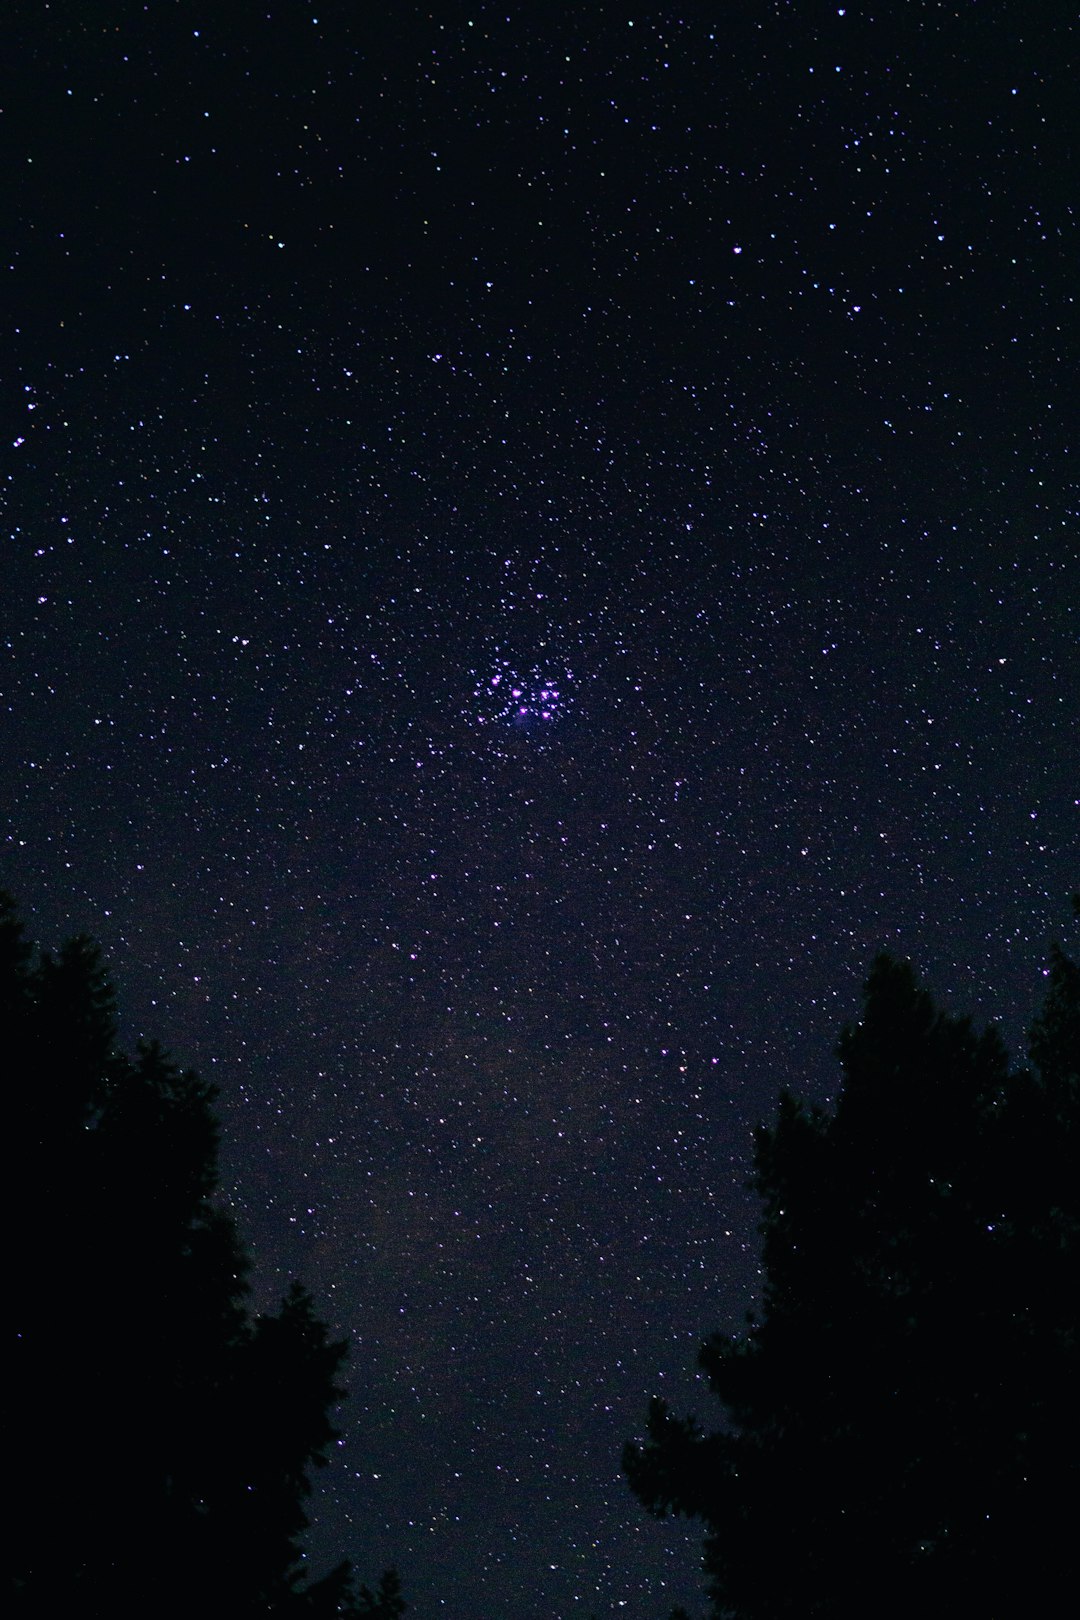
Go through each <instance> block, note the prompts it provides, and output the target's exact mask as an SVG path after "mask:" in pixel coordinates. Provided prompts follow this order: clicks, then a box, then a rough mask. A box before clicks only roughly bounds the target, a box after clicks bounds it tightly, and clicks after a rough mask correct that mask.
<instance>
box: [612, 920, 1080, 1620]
mask: <svg viewBox="0 0 1080 1620" xmlns="http://www.w3.org/2000/svg"><path fill="white" fill-rule="evenodd" d="M1049 979H1050V983H1049V993H1048V996H1047V999H1046V1003H1045V1006H1044V1009H1043V1011H1042V1013H1041V1015H1040V1016H1039V1018H1038V1020H1037V1022H1036V1024H1035V1026H1034V1029H1033V1031H1032V1037H1031V1046H1030V1056H1031V1062H1032V1067H1031V1069H1030V1070H1026V1071H1024V1072H1022V1073H1020V1074H1014V1075H1010V1074H1009V1072H1008V1066H1007V1060H1006V1055H1005V1052H1004V1049H1003V1047H1002V1045H1001V1042H1000V1040H999V1038H998V1036H997V1035H996V1033H995V1032H994V1031H993V1030H989V1031H987V1032H986V1033H984V1034H976V1033H975V1031H974V1030H973V1029H972V1027H971V1024H970V1022H969V1021H968V1020H966V1019H958V1018H952V1017H949V1016H946V1015H944V1014H942V1013H940V1012H939V1011H937V1010H936V1008H935V1007H934V1005H933V1003H932V1002H931V1000H930V998H929V996H928V995H927V994H926V993H925V992H924V991H923V990H921V989H920V988H919V987H918V985H917V984H916V981H915V978H914V976H913V974H912V972H911V970H910V968H908V967H906V966H904V965H903V964H900V963H898V962H895V961H893V960H891V959H890V958H888V957H885V956H882V957H879V958H878V960H877V961H876V962H875V963H874V966H873V969H872V972H871V975H870V979H869V983H868V985H867V988H866V1006H865V1014H864V1017H863V1020H862V1022H861V1023H860V1024H859V1025H857V1026H856V1027H854V1028H849V1029H847V1030H845V1032H844V1034H843V1036H842V1038H841V1041H840V1046H839V1056H840V1059H841V1062H842V1065H843V1071H844V1079H843V1087H842V1090H841V1093H840V1096H839V1099H838V1102H837V1105H836V1108H835V1111H833V1112H827V1111H825V1110H823V1109H820V1108H806V1107H804V1106H803V1105H801V1104H800V1103H797V1102H795V1101H794V1100H793V1099H792V1098H791V1097H790V1096H788V1095H786V1094H785V1095H782V1096H781V1100H780V1108H779V1115H778V1118H777V1121H776V1124H775V1125H774V1126H773V1127H772V1128H771V1129H764V1130H761V1131H760V1132H759V1133H758V1137H757V1144H756V1146H757V1151H756V1176H755V1180H754V1185H755V1186H756V1188H757V1190H758V1192H759V1193H760V1195H761V1197H762V1199H763V1201H764V1220H763V1222H762V1225H761V1228H760V1230H761V1232H762V1236H763V1240H764V1248H763V1262H764V1275H765V1287H764V1292H763V1298H762V1303H761V1308H760V1313H759V1314H758V1315H757V1316H754V1315H752V1316H751V1317H750V1318H749V1319H748V1321H749V1326H748V1330H747V1332H746V1333H745V1335H743V1336H741V1337H739V1338H727V1337H719V1336H717V1337H714V1338H712V1339H710V1340H709V1341H708V1343H707V1344H706V1345H705V1346H704V1348H703V1350H702V1352H701V1356H700V1365H701V1367H702V1368H703V1370H704V1371H705V1373H706V1374H707V1375H708V1379H709V1383H710V1385H711V1387H712V1389H713V1391H714V1392H715V1393H716V1394H717V1395H718V1396H719V1397H720V1399H721V1401H722V1402H723V1403H724V1406H725V1408H726V1425H725V1427H724V1428H723V1429H722V1430H720V1431H718V1432H714V1433H711V1434H704V1433H702V1432H701V1431H700V1430H699V1429H698V1428H697V1427H696V1425H695V1424H694V1422H693V1421H692V1420H681V1419H677V1418H674V1417H673V1416H672V1415H671V1414H670V1413H669V1412H668V1410H667V1408H666V1407H665V1406H664V1405H663V1403H661V1402H654V1404H653V1407H652V1410H651V1413H650V1418H649V1439H648V1442H647V1443H646V1444H645V1446H644V1447H643V1448H640V1449H639V1448H638V1447H636V1446H628V1447H627V1449H626V1453H625V1456H624V1466H625V1468H626V1472H627V1474H628V1476H629V1479H630V1483H631V1486H632V1488H633V1490H634V1491H635V1493H636V1494H637V1495H638V1497H639V1498H640V1499H641V1501H642V1502H644V1503H645V1504H646V1506H648V1507H649V1508H650V1509H651V1510H652V1511H653V1512H655V1513H657V1514H663V1513H665V1512H669V1511H670V1512H675V1513H683V1514H688V1515H691V1516H695V1517H698V1518H700V1519H701V1520H702V1521H703V1523H704V1526H705V1529H706V1540H705V1567H706V1572H707V1574H708V1577H709V1582H710V1593H711V1596H712V1600H713V1603H714V1606H715V1612H716V1614H717V1615H718V1616H730V1617H737V1620H780V1617H787V1616H792V1617H794V1616H796V1615H797V1616H799V1617H800V1620H805V1617H812V1616H821V1617H824V1616H829V1617H830V1620H840V1617H842V1620H854V1617H855V1616H856V1615H858V1616H865V1615H866V1614H875V1615H884V1616H896V1617H899V1616H901V1615H904V1616H910V1615H914V1614H918V1615H923V1616H926V1615H931V1616H944V1615H946V1614H954V1613H961V1612H962V1613H964V1614H966V1615H972V1616H980V1617H983V1620H988V1617H991V1616H1000V1615H1009V1614H1019V1613H1024V1612H1028V1611H1030V1610H1032V1609H1034V1610H1035V1611H1036V1612H1038V1610H1039V1609H1040V1608H1041V1607H1043V1606H1044V1605H1045V1604H1047V1603H1049V1600H1050V1598H1051V1596H1052V1595H1053V1594H1054V1593H1055V1592H1056V1591H1057V1589H1058V1587H1059V1586H1060V1587H1061V1588H1062V1589H1063V1590H1069V1589H1070V1588H1071V1585H1072V1582H1071V1580H1070V1575H1071V1572H1072V1569H1073V1566H1074V1551H1073V1538H1074V1528H1073V1512H1074V1510H1075V1504H1076V1502H1077V1500H1080V1489H1078V1487H1080V1473H1078V1462H1080V1433H1078V1425H1077V1410H1078V1408H1077V1402H1076V1387H1077V1382H1078V1375H1080V1362H1078V1342H1077V1330H1078V1326H1080V1267H1078V1262H1080V972H1078V969H1077V967H1076V965H1075V964H1074V963H1073V962H1071V961H1070V960H1069V959H1068V958H1067V957H1066V956H1065V955H1064V953H1063V952H1062V951H1060V950H1059V949H1056V948H1055V950H1054V952H1053V956H1052V960H1051V965H1050V969H1049ZM1056 1601H1057V1600H1056V1599H1055V1602H1056Z"/></svg>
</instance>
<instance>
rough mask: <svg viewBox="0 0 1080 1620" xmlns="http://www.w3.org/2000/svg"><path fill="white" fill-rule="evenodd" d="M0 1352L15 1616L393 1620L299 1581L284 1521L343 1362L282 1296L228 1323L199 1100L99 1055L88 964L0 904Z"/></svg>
mask: <svg viewBox="0 0 1080 1620" xmlns="http://www.w3.org/2000/svg"><path fill="white" fill-rule="evenodd" d="M0 1019H2V1020H3V1023H2V1033H0V1041H2V1048H0V1049H2V1051H3V1054H4V1061H3V1064H2V1067H3V1072H4V1076H5V1080H6V1083H7V1110H8V1118H9V1121H10V1122H11V1124H12V1127H13V1128H12V1129H11V1130H10V1133H9V1136H8V1141H9V1143H10V1153H9V1166H10V1176H11V1180H12V1184H13V1196H12V1209H11V1214H10V1217H9V1231H10V1232H11V1234H12V1236H13V1239H14V1242H13V1250H14V1253H13V1256H12V1270H13V1273H14V1306H15V1308H14V1312H13V1315H14V1321H15V1329H16V1337H15V1358H14V1372H13V1381H12V1390H13V1395H14V1399H13V1401H12V1403H11V1405H12V1408H13V1411H12V1416H11V1421H10V1424H9V1433H10V1436H11V1447H12V1450H11V1451H10V1452H9V1458H10V1459H11V1462H12V1464H13V1466H11V1467H10V1468H9V1476H10V1478H11V1480H12V1483H13V1487H14V1505H13V1507H12V1509H11V1510H10V1512H11V1514H12V1516H13V1520H14V1524H13V1529H14V1534H13V1535H12V1538H11V1546H12V1549H13V1553H12V1562H13V1584H14V1593H15V1606H16V1612H17V1613H20V1614H23V1615H38V1614H42V1615H45V1614H48V1615H49V1616H50V1617H52V1616H55V1615H57V1614H79V1615H85V1616H95V1617H96V1616H105V1615H109V1616H115V1615H119V1614H123V1613H125V1612H140V1611H150V1612H153V1613H155V1614H158V1615H162V1614H164V1615H177V1616H180V1615H185V1616H186V1615H192V1614H202V1615H211V1616H217V1615H222V1616H225V1615H227V1616H229V1617H230V1620H242V1617H243V1616H245V1615H248V1616H254V1615H260V1616H267V1615H283V1616H288V1615H293V1614H296V1615H300V1614H307V1615H310V1616H312V1617H317V1616H330V1615H337V1614H347V1615H370V1616H376V1617H382V1620H394V1617H395V1616H397V1615H399V1614H400V1613H401V1612H402V1610H403V1609H404V1604H403V1602H402V1600H401V1597H400V1590H399V1588H398V1585H397V1580H396V1577H395V1576H394V1575H393V1573H392V1572H391V1573H389V1574H388V1575H387V1576H384V1578H383V1581H382V1583H381V1584H380V1586H379V1588H378V1590H377V1592H375V1593H371V1592H369V1591H368V1590H367V1589H366V1588H361V1590H360V1593H359V1594H358V1595H357V1594H356V1593H354V1591H353V1587H352V1582H351V1577H350V1574H349V1569H348V1566H347V1565H342V1566H341V1568H339V1569H337V1570H335V1571H334V1572H333V1573H332V1574H331V1575H330V1576H328V1577H326V1578H325V1579H324V1580H323V1581H320V1582H315V1583H311V1582H307V1581H306V1580H305V1579H304V1558H303V1547H302V1536H303V1532H304V1530H305V1529H306V1527H307V1519H306V1516H305V1513H304V1500H305V1497H306V1496H307V1494H308V1491H309V1489H310V1483H309V1481H310V1474H311V1471H312V1469H313V1468H316V1467H318V1466H319V1465H320V1464H322V1463H323V1462H325V1460H326V1458H327V1452H328V1447H329V1446H330V1444H331V1443H332V1441H333V1440H334V1438H335V1430H334V1428H333V1426H332V1424H331V1421H330V1412H331V1411H332V1409H333V1407H334V1406H335V1404H336V1403H337V1401H338V1400H339V1399H340V1397H341V1395H342V1393H343V1392H342V1390H341V1389H340V1388H339V1386H338V1383H337V1379H338V1375H339V1372H340V1369H341V1366H342V1362H343V1360H344V1357H345V1351H346V1346H345V1344H344V1343H343V1342H342V1343H337V1342H333V1341H332V1340H331V1339H330V1337H329V1334H328V1332H327V1329H326V1327H325V1326H324V1324H323V1323H322V1322H320V1321H319V1320H318V1319H317V1318H316V1316H315V1315H314V1312H313V1309H312V1302H311V1300H310V1298H309V1297H308V1295H307V1294H306V1293H305V1292H304V1290H303V1289H302V1288H301V1287H299V1285H294V1286H293V1288H292V1290H291V1291H290V1292H289V1294H288V1295H287V1297H286V1298H285V1300H284V1301H283V1303H282V1306H281V1308H280V1310H279V1312H278V1313H277V1314H276V1315H268V1316H254V1315H252V1313H251V1312H250V1310H249V1308H248V1305H247V1287H246V1281H245V1277H246V1271H247V1258H246V1255H245V1253H244V1250H243V1248H242V1246H241V1243H240V1241H239V1238H238V1236H237V1233H236V1229H235V1227H234V1225H233V1223H232V1221H231V1220H230V1219H228V1218H227V1217H226V1216H225V1215H224V1214H223V1213H222V1212H221V1211H220V1210H219V1209H218V1208H217V1207H216V1206H215V1204H214V1202H213V1195H214V1191H215V1185H216V1178H217V1148H218V1128H217V1123H216V1120H215V1117H214V1113H213V1108H212V1104H213V1100H214V1095H215V1094H214V1090H213V1088H212V1087H210V1086H208V1085H206V1084H205V1083H204V1082H202V1081H201V1080H199V1079H198V1077H197V1076H196V1075H194V1074H190V1073H181V1072H180V1070H178V1069H177V1068H176V1066H175V1065H174V1064H173V1063H172V1062H170V1060H169V1059H168V1058H167V1057H166V1056H165V1055H164V1053H163V1052H162V1051H161V1050H160V1049H159V1048H158V1047H156V1046H147V1047H144V1048H142V1049H140V1051H139V1052H138V1055H137V1056H136V1057H135V1058H134V1059H132V1058H130V1057H127V1056H125V1055H123V1054H122V1053H119V1052H118V1051H117V1050H116V1046H115V1036H116V1027H115V1021H114V1001H113V995H112V991H111V989H110V987H109V983H108V980H107V978H106V976H105V973H104V970H103V968H102V964H101V959H100V955H99V952H98V950H97V949H96V947H95V946H94V945H93V944H92V943H91V942H90V941H89V940H86V939H76V940H73V941H71V942H70V943H69V944H67V945H66V946H64V948H63V949H62V950H61V951H60V953H59V954H58V955H57V956H55V957H52V956H49V955H41V956H38V955H37V953H36V952H35V951H34V950H33V949H32V948H31V947H30V946H29V945H28V944H27V942H26V940H25V939H24V937H23V932H22V928H21V926H20V924H19V922H18V920H17V918H16V916H15V912H14V908H13V905H12V902H11V901H10V899H9V898H8V897H7V896H5V895H0Z"/></svg>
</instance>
